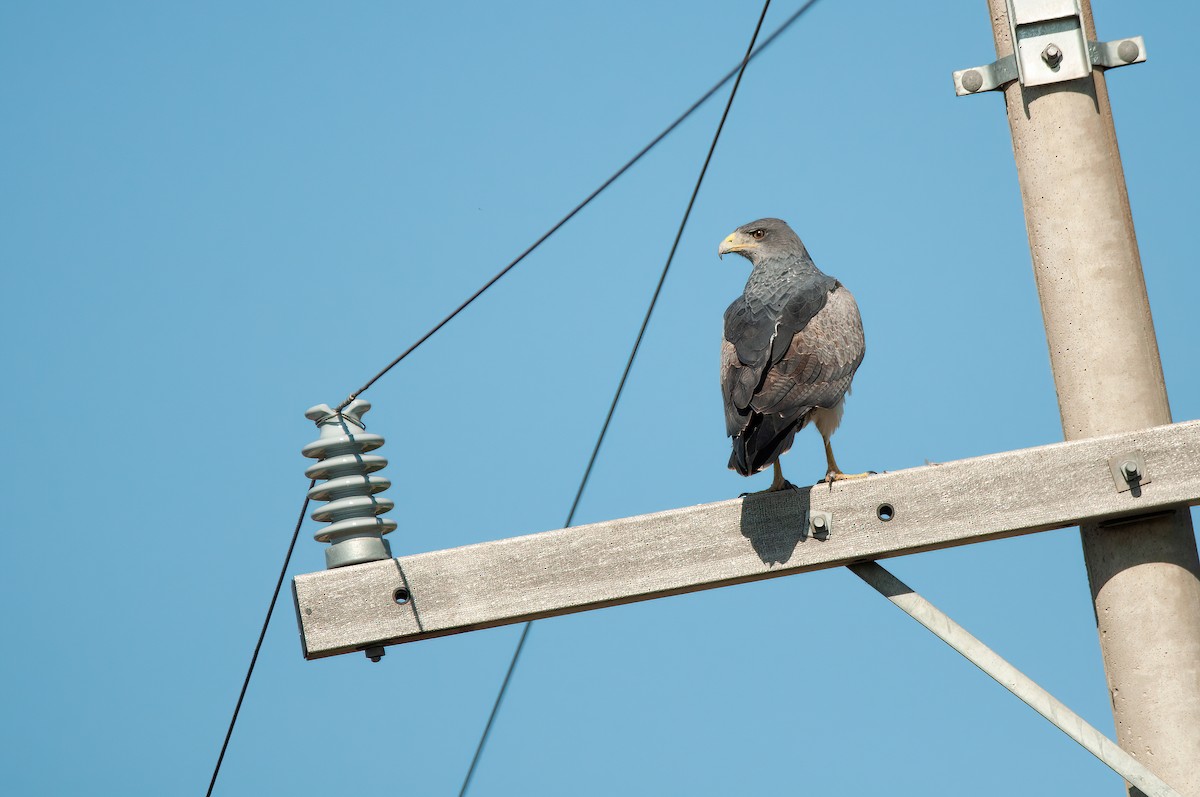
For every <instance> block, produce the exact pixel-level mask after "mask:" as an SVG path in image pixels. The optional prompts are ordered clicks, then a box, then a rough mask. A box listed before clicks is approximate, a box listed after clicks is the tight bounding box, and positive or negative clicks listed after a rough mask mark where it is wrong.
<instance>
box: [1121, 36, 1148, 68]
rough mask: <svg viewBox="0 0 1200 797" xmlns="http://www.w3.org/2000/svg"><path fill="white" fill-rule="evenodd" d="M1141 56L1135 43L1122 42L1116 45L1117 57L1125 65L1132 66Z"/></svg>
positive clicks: (1139, 49)
mask: <svg viewBox="0 0 1200 797" xmlns="http://www.w3.org/2000/svg"><path fill="white" fill-rule="evenodd" d="M1141 54H1142V51H1141V48H1139V47H1138V46H1137V42H1131V41H1123V42H1121V43H1120V44H1119V45H1117V57H1118V58H1120V59H1121V60H1122V61H1124V62H1125V63H1127V64H1132V63H1133V62H1134V61H1136V60H1137V57H1138V56H1139V55H1141Z"/></svg>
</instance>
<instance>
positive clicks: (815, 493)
mask: <svg viewBox="0 0 1200 797" xmlns="http://www.w3.org/2000/svg"><path fill="white" fill-rule="evenodd" d="M1139 458H1140V459H1139ZM1126 459H1132V460H1139V461H1140V463H1141V465H1142V467H1141V474H1142V475H1141V476H1140V478H1137V479H1135V480H1134V483H1133V485H1132V489H1130V486H1131V485H1130V484H1128V483H1126V482H1125V480H1124V479H1123V478H1121V477H1120V474H1119V467H1117V466H1118V465H1119V463H1120V462H1122V461H1125V460H1126ZM1114 463H1115V464H1114ZM1197 503H1200V421H1190V422H1187V423H1179V424H1173V425H1169V426H1160V427H1156V428H1153V429H1144V430H1139V431H1136V432H1129V433H1125V434H1119V435H1112V436H1109V437H1101V438H1094V439H1090V440H1080V441H1075V442H1069V443H1058V444H1055V445H1049V446H1042V447H1038V448H1028V449H1023V450H1020V451H1010V452H1007V453H1003V454H992V455H989V456H984V457H977V458H974V459H964V460H959V461H957V462H947V463H944V464H941V465H927V466H924V467H919V468H913V469H911V470H903V471H896V472H893V473H881V474H879V475H877V476H872V477H870V478H867V479H860V480H855V481H844V482H837V483H834V484H833V485H832V486H827V485H824V484H822V485H818V486H816V487H812V488H805V489H802V490H798V491H787V492H782V493H774V494H767V495H752V496H748V497H746V498H744V499H743V498H739V499H735V500H732V501H721V502H718V503H715V504H702V505H700V506H693V507H688V508H685V509H673V510H670V511H667V512H659V513H656V514H652V515H643V516H641V517H630V518H620V519H618V520H611V521H607V522H604V523H595V524H592V525H588V526H577V527H575V528H570V529H561V530H557V531H547V532H543V533H541V534H531V535H529V536H524V537H513V538H509V539H502V540H496V541H494V542H485V543H480V544H477V545H468V546H464V547H461V548H452V549H448V550H441V551H432V552H429V553H422V554H415V555H412V556H404V557H400V558H398V559H388V560H384V561H380V562H371V563H368V564H361V565H353V566H350V567H343V568H338V569H335V570H324V571H321V572H318V573H310V574H307V575H301V576H297V577H296V578H295V579H294V581H293V593H294V596H295V599H296V610H297V614H298V617H299V621H300V629H301V636H302V640H303V645H304V656H305V658H309V659H316V658H321V657H324V656H332V655H335V654H339V653H349V652H352V651H358V650H364V649H366V648H368V647H373V646H377V645H390V644H395V643H400V642H412V641H415V640H419V639H428V638H431V637H437V636H444V635H446V634H456V633H460V632H463V631H472V630H476V629H480V628H491V627H493V626H498V625H505V624H508V623H516V622H522V621H524V620H532V619H538V618H542V617H553V616H556V615H561V614H568V613H571V612H579V611H586V610H588V609H599V608H602V607H605V606H615V605H618V604H622V603H631V602H633V601H640V600H648V599H651V598H661V597H665V596H668V595H677V594H680V593H684V592H692V591H695V590H701V589H711V588H713V587H723V586H728V585H731V584H740V583H743V582H747V581H755V580H758V579H763V578H772V577H774V576H782V575H789V574H792V573H803V572H806V571H809V570H818V569H823V568H828V567H837V566H840V565H846V564H850V563H853V562H862V561H868V560H874V559H883V558H887V557H892V556H900V555H903V554H910V553H917V552H920V551H930V550H935V549H938V548H948V547H952V546H956V545H966V544H968V543H974V542H983V541H985V540H994V539H999V538H1002V537H1012V536H1016V535H1019V534H1029V533H1032V532H1038V531H1046V530H1049V529H1055V528H1062V527H1065V526H1073V525H1076V524H1078V523H1080V522H1084V521H1089V522H1090V521H1097V522H1109V521H1111V522H1119V521H1120V520H1121V519H1124V518H1129V517H1140V516H1145V515H1149V514H1154V513H1156V512H1161V511H1164V510H1167V509H1169V508H1171V507H1177V506H1180V505H1192V504H1197ZM887 508H890V510H891V511H890V519H889V520H883V519H881V518H882V517H884V516H887V515H888V514H889V513H888V512H887V511H885V510H886V509H887ZM816 513H828V514H829V516H830V521H829V524H828V534H825V533H821V532H817V533H814V529H813V528H812V527H811V525H810V521H811V518H812V517H815V516H816ZM398 591H399V592H398ZM397 594H399V595H400V597H401V600H400V601H399V602H398V601H397V599H396V596H397Z"/></svg>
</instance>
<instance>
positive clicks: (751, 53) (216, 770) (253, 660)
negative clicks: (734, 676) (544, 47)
mask: <svg viewBox="0 0 1200 797" xmlns="http://www.w3.org/2000/svg"><path fill="white" fill-rule="evenodd" d="M816 3H817V0H808V2H806V3H804V4H803V5H802V6H800V8H799V9H797V10H796V11H795V12H794V13H792V15H791V16H789V17H788V18H787V19H786V20H784V22H783V23H782V24H781V25H780V26H779V27H778V28H776V29H775V30H774V31H773V32H772V33H771V34H770V35H768V36H767V38H765V39H764V40H763V43H762V44H761V45H759V46H758V48H757V49H755V47H754V42H755V40H756V39H757V36H758V33H759V31H760V30H761V28H762V22H763V19H764V18H765V16H766V12H767V8H769V7H770V0H767V2H766V4H765V5H764V6H763V11H762V15H761V16H760V17H759V21H758V25H757V26H756V27H755V30H754V37H752V38H751V42H750V48H749V49H748V50H747V54H746V56H745V57H744V58H743V59H742V61H741V62H740V63H739V64H738V65H737V66H735V67H733V68H732V69H730V70H729V71H728V72H726V73H725V75H724V76H723V77H722V78H721V79H720V80H719V81H717V82H716V83H715V84H713V86H712V87H711V88H709V89H708V90H707V91H706V92H704V94H702V95H700V97H699V98H698V99H697V100H696V101H695V102H693V103H692V104H691V105H690V106H689V107H688V108H687V110H685V111H684V112H683V113H682V114H680V115H679V117H677V118H676V119H675V121H673V122H671V124H669V125H667V127H666V128H664V129H663V130H662V132H660V133H659V134H658V135H656V136H655V137H654V138H653V139H651V140H650V142H649V143H648V144H646V146H644V147H642V149H640V150H639V151H638V152H637V154H635V155H634V156H633V157H632V158H630V159H629V160H628V161H627V162H626V163H625V164H624V165H623V166H621V168H619V169H618V170H617V171H616V172H614V173H613V174H612V175H611V176H610V177H609V178H608V179H606V180H605V181H604V182H603V183H601V184H600V186H599V187H598V188H596V189H595V190H594V191H592V192H591V193H590V194H588V196H587V197H586V198H584V200H583V201H582V202H580V203H579V204H578V205H576V206H575V207H574V208H572V209H571V211H570V212H569V213H567V214H566V215H565V216H563V217H562V218H561V219H559V220H558V221H557V222H556V223H555V224H554V225H553V226H552V227H550V229H549V230H547V231H546V232H545V233H543V234H542V235H541V236H540V237H539V238H538V239H537V240H535V241H534V242H533V243H532V244H530V245H529V247H528V248H526V249H525V250H524V251H523V252H521V254H519V255H518V256H517V257H516V258H514V259H513V260H512V261H511V262H509V263H508V264H507V265H506V266H505V267H504V268H502V269H501V270H500V271H498V272H497V273H496V274H495V275H494V276H493V277H492V278H491V279H489V280H488V281H487V282H485V283H484V284H483V285H482V286H481V287H480V288H479V289H478V290H477V291H475V293H473V294H471V295H470V296H469V297H467V299H466V300H465V301H464V302H463V303H462V304H460V305H459V306H458V307H456V308H455V309H454V310H453V311H451V312H450V313H449V314H448V315H447V316H446V317H445V318H443V319H442V320H441V321H439V322H438V323H437V324H435V325H434V326H433V327H431V328H430V329H429V331H428V332H426V333H425V334H424V335H422V336H421V337H419V338H418V339H417V340H416V341H415V342H414V343H413V344H412V345H411V346H409V347H408V348H407V349H405V350H404V351H403V352H401V353H400V355H399V356H397V357H396V358H395V359H394V360H392V361H391V362H390V363H388V364H387V365H386V366H385V367H384V368H383V369H381V370H380V371H379V372H378V373H376V374H375V375H374V376H373V377H371V378H370V379H369V380H367V382H366V383H364V384H363V385H362V387H360V388H359V389H358V390H356V391H354V392H353V393H351V394H350V395H349V396H348V397H347V398H346V400H345V401H343V402H342V403H341V404H339V405H338V407H337V409H338V410H339V411H340V410H342V409H345V408H346V407H347V406H348V405H349V404H350V402H352V401H354V399H356V398H358V396H359V395H361V394H362V393H363V392H364V391H366V390H367V389H368V388H370V387H371V386H372V385H374V384H375V383H376V382H377V381H379V379H381V378H382V377H383V376H384V375H385V374H387V373H388V372H389V371H391V370H392V369H393V368H395V367H396V366H397V365H399V364H400V363H401V362H402V361H403V360H404V359H405V358H406V357H408V355H410V354H412V353H413V352H414V351H416V350H417V348H418V347H420V346H421V345H422V344H423V343H425V341H427V340H429V339H430V338H431V337H433V336H434V335H435V334H437V332H438V331H439V330H441V328H442V327H444V326H445V325H446V324H448V323H449V322H450V321H451V320H453V319H454V318H455V316H457V315H458V314H459V313H461V312H462V311H463V310H465V309H466V308H467V307H468V306H469V305H470V304H471V303H472V302H474V301H475V300H476V299H478V298H479V297H480V296H482V295H483V294H484V292H486V291H487V290H488V289H489V288H491V287H492V286H493V285H495V284H496V283H497V282H498V281H499V280H500V279H501V278H503V277H504V276H505V275H506V274H507V273H508V272H510V271H511V270H512V269H513V268H515V267H516V266H517V265H518V264H519V263H520V262H521V261H522V260H524V259H525V258H526V257H528V256H529V255H530V254H531V253H532V252H533V251H534V250H535V249H537V248H538V247H539V246H541V245H542V244H543V243H544V242H545V241H546V240H547V239H549V238H550V236H552V235H554V233H556V232H558V230H559V229H560V228H561V227H562V226H563V225H565V224H566V223H567V222H568V221H570V220H571V219H572V218H574V217H575V216H576V215H577V214H578V213H579V211H581V210H583V209H584V208H585V207H587V205H588V204H590V203H591V201H592V200H593V199H595V198H596V197H598V196H599V195H600V194H601V193H602V192H604V191H605V190H606V189H607V188H608V187H609V186H611V185H612V184H613V183H614V182H616V181H617V180H618V179H619V178H620V177H621V176H622V175H623V174H625V172H627V171H629V169H630V168H632V167H633V165H634V164H636V163H637V162H638V161H640V160H641V159H642V158H643V157H644V156H645V155H646V154H647V153H648V152H650V150H652V149H653V148H654V147H656V146H657V145H658V144H659V143H661V142H662V141H663V139H665V138H666V137H667V136H669V135H670V134H671V133H672V132H674V131H675V129H676V128H678V127H679V125H681V124H682V123H683V122H684V121H685V120H686V119H687V118H688V117H689V116H691V115H692V114H693V113H695V112H696V111H697V110H698V109H699V108H700V107H701V106H702V105H704V104H705V103H706V102H707V101H708V100H709V99H711V98H712V96H713V95H714V94H716V93H717V92H718V91H720V89H721V88H722V87H723V86H724V85H725V84H726V83H728V82H729V81H730V80H732V79H733V78H735V77H736V78H737V83H735V84H734V88H733V91H732V92H731V93H730V97H729V103H727V104H726V107H725V112H724V114H723V115H722V116H721V123H720V126H718V128H717V135H716V136H714V138H713V143H712V146H711V147H710V148H709V152H708V156H707V157H706V158H705V161H704V167H703V169H702V170H701V173H700V178H699V179H698V180H697V182H696V188H695V190H694V191H693V193H692V197H691V199H690V200H689V202H688V207H687V211H686V212H685V213H684V218H683V222H682V223H681V224H680V228H679V232H678V234H677V235H676V237H675V242H674V244H673V245H672V247H671V252H670V255H669V256H668V258H667V264H666V266H665V267H664V268H663V273H662V276H661V277H660V278H659V282H658V285H657V287H656V288H655V291H654V296H653V298H652V300H651V303H650V307H649V309H648V310H647V311H646V317H645V318H644V319H643V321H642V327H641V329H640V331H639V332H638V336H637V340H636V342H635V343H634V348H633V351H632V353H631V354H630V359H629V362H628V363H627V364H626V366H625V371H624V373H623V374H622V376H621V380H620V383H619V385H618V387H617V392H616V394H615V395H614V397H613V402H612V405H611V406H610V407H609V411H608V415H607V417H606V418H605V421H604V425H603V427H602V428H601V431H600V435H599V438H598V439H597V441H596V445H595V447H594V448H593V450H592V456H591V459H590V460H589V461H588V465H587V468H586V470H585V472H584V476H583V478H582V480H581V481H580V485H579V489H578V491H577V492H576V494H575V499H574V501H573V503H572V505H571V510H570V512H569V513H568V515H567V521H566V523H565V524H564V527H566V526H570V525H571V523H572V522H573V520H574V516H575V510H576V509H577V508H578V506H579V501H580V499H581V498H582V496H583V491H584V488H585V487H586V485H587V480H588V478H589V476H590V474H591V471H592V467H593V465H594V464H595V461H596V456H597V454H598V453H599V451H600V446H601V444H602V443H603V440H604V436H605V434H606V433H607V430H608V426H609V423H610V422H611V420H612V416H613V413H614V412H615V410H616V405H617V402H618V401H619V399H620V397H621V393H622V391H623V390H624V387H625V382H626V379H627V378H628V376H629V371H630V369H631V368H632V366H633V359H634V357H636V355H637V351H638V348H639V347H640V346H641V342H642V338H643V336H644V335H645V332H646V327H647V325H648V324H649V322H650V315H651V314H652V313H653V311H654V306H655V304H656V303H657V301H658V297H659V294H660V293H661V291H662V286H663V283H664V281H665V280H666V275H667V271H668V270H669V269H670V266H671V261H672V259H673V258H674V256H675V251H676V249H677V248H678V246H679V241H680V238H681V236H682V235H683V229H684V226H685V225H686V224H687V218H688V215H690V213H691V209H692V206H693V204H694V203H695V200H696V194H697V193H698V192H699V189H700V184H701V182H702V181H703V179H704V172H705V171H706V170H707V168H708V163H709V161H710V160H711V159H712V153H713V149H714V148H715V147H716V142H717V139H718V138H719V137H720V131H721V128H722V127H723V126H724V124H725V119H726V117H727V116H728V115H729V107H730V105H731V104H732V102H733V97H734V95H736V93H737V85H738V83H740V82H741V76H742V73H743V72H744V71H745V69H746V66H747V65H748V64H749V63H750V62H751V61H752V60H754V59H755V58H756V57H758V56H759V55H760V54H761V53H762V52H763V51H764V50H766V49H767V47H769V46H770V45H771V44H772V43H774V42H775V40H776V39H777V38H779V36H780V35H782V34H783V33H784V32H785V31H786V30H787V29H788V28H790V27H791V26H792V24H793V23H795V22H796V20H798V19H799V18H800V17H801V16H803V15H804V13H805V12H806V11H808V10H809V9H810V8H812V7H813V6H814V5H816ZM315 483H316V482H315V480H313V481H311V482H309V489H310V490H311V489H312V487H313V486H314V484H315ZM308 505H309V499H308V498H307V497H306V498H305V499H304V503H303V505H302V506H301V509H300V516H299V518H298V519H297V521H296V527H295V529H294V531H293V533H292V538H291V542H290V543H289V544H288V549H287V553H286V555H285V556H284V560H283V567H282V568H281V569H280V572H279V578H278V579H277V581H276V583H275V590H274V592H273V593H272V595H271V602H270V604H269V606H268V607H267V614H266V617H265V618H264V619H263V624H262V629H261V630H260V631H259V635H258V641H257V642H256V643H255V646H254V652H253V654H252V655H251V657H250V665H249V667H248V668H247V670H246V676H245V678H244V679H243V681H242V688H241V691H240V692H239V693H238V698H237V702H236V704H235V705H234V709H233V714H232V716H231V717H230V720H229V726H228V729H227V730H226V732H225V738H224V741H223V742H222V744H221V751H220V753H219V755H218V756H217V762H216V765H215V766H214V767H213V773H212V778H211V780H210V781H209V784H208V790H207V791H206V792H205V795H206V797H211V796H212V793H213V788H214V787H215V785H216V782H217V776H218V775H219V774H220V771H221V764H222V763H223V762H224V760H225V753H226V751H227V750H228V748H229V741H230V739H231V738H232V736H233V729H234V726H235V725H236V724H237V719H238V714H239V713H240V712H241V708H242V703H243V701H244V700H245V697H246V692H247V690H248V688H249V686H250V679H251V677H252V676H253V674H254V668H255V665H256V664H257V663H258V655H259V652H260V651H261V650H262V644H263V640H264V639H265V638H266V633H267V628H268V627H269V625H270V623H271V617H272V616H273V615H274V612H275V605H276V603H277V602H278V600H279V592H280V590H281V589H282V586H283V580H284V578H286V576H287V570H288V567H289V566H290V564H291V559H292V554H293V552H294V551H295V548H296V542H297V540H298V539H299V536H300V528H301V526H302V525H303V523H304V516H305V513H306V512H307V511H308ZM528 635H529V624H526V626H525V628H524V629H523V631H522V633H521V639H520V641H519V643H518V646H517V650H516V652H515V653H514V655H513V659H512V661H511V662H510V664H509V670H508V672H507V673H506V675H505V678H504V683H503V685H502V687H501V691H500V694H499V695H497V698H496V702H495V704H494V705H493V707H492V713H491V715H490V716H489V718H488V723H487V726H486V727H485V729H484V733H483V736H482V737H481V739H480V742H479V745H478V747H477V748H476V751H475V757H474V758H473V759H472V762H471V768H470V770H469V771H468V773H467V777H466V779H465V780H464V782H463V788H462V792H460V795H462V794H465V793H466V789H467V786H468V784H469V783H470V779H471V775H472V773H473V772H474V770H475V766H476V764H477V763H478V760H479V756H480V754H481V753H482V751H483V747H484V745H485V744H486V741H487V736H488V734H489V733H490V730H491V726H492V723H493V721H494V720H495V716H496V712H497V711H498V709H499V707H500V702H501V701H502V700H503V697H504V690H505V689H507V687H508V683H509V681H510V680H511V678H512V673H513V670H514V669H515V667H516V665H517V661H518V660H519V658H520V654H521V649H522V648H523V647H524V645H525V640H526V639H527V638H528Z"/></svg>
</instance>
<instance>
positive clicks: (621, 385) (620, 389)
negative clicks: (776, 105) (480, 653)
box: [458, 0, 816, 797]
mask: <svg viewBox="0 0 1200 797" xmlns="http://www.w3.org/2000/svg"><path fill="white" fill-rule="evenodd" d="M815 2H816V0H810V2H808V3H807V4H805V5H804V6H802V7H801V8H800V11H798V12H797V13H796V14H794V15H793V16H792V17H791V18H789V20H788V23H785V24H790V23H791V21H792V20H795V19H798V18H799V16H800V14H802V13H804V11H805V10H806V9H808V8H809V7H811V6H812V5H813V4H814V3H815ZM770 7H771V0H766V2H765V3H764V4H763V9H762V13H761V14H760V15H759V17H758V24H757V25H755V26H754V35H753V36H751V37H750V46H749V47H747V48H746V55H745V57H744V58H743V59H742V63H741V65H740V66H739V67H738V69H737V80H735V81H734V83H733V89H732V90H731V91H730V92H729V100H728V101H726V103H725V111H724V113H722V114H721V121H720V122H719V123H718V124H717V131H716V133H714V134H713V140H712V144H710V145H709V147H708V154H707V155H706V156H705V157H704V165H703V166H701V167H700V176H699V177H697V178H696V186H695V187H694V188H693V189H692V195H691V197H690V198H689V199H688V203H687V209H685V210H684V212H683V218H682V219H681V220H680V222H679V230H678V231H677V232H676V233H675V240H674V242H673V243H672V244H671V251H670V253H669V254H668V255H667V262H666V264H665V265H664V266H663V270H662V274H661V275H660V276H659V278H658V285H656V286H655V287H654V295H653V296H652V297H651V298H650V306H649V307H647V308H646V315H645V317H644V318H643V319H642V326H641V328H640V329H639V330H638V334H637V339H636V340H634V343H633V350H632V351H630V352H629V359H628V360H627V361H626V363H625V370H624V372H623V373H622V374H621V380H620V382H618V383H617V390H616V393H615V394H614V395H613V400H612V403H611V404H610V405H609V407H608V414H607V415H606V416H605V418H604V424H603V426H601V427H600V434H599V436H597V438H596V445H595V446H594V447H593V448H592V456H591V457H590V458H589V459H588V464H587V467H586V468H585V469H584V471H583V478H582V479H580V481H579V489H577V490H576V491H575V500H574V501H572V502H571V511H570V512H568V513H567V521H566V522H565V523H564V524H563V528H567V527H569V526H570V525H571V523H572V522H573V521H574V519H575V510H576V509H578V508H579V501H580V499H582V498H583V491H584V489H585V488H586V487H587V483H588V479H589V478H590V477H591V475H592V467H593V466H594V465H595V464H596V457H597V456H598V455H599V454H600V447H601V446H602V445H603V444H604V438H605V436H606V435H607V434H608V427H609V424H611V423H612V419H613V414H614V413H615V412H616V411H617V403H618V402H620V400H621V395H622V393H624V391H625V383H626V381H627V380H628V379H629V372H630V371H631V370H632V369H633V363H634V360H636V359H637V353H638V350H639V349H640V348H641V346H642V339H643V338H644V337H645V335H646V328H647V327H648V326H649V325H650V317H651V316H652V315H653V314H654V308H655V306H656V305H657V304H658V297H659V296H660V295H661V294H662V289H663V284H664V283H665V282H666V281H667V273H668V272H669V271H670V270H671V263H672V262H673V261H674V260H675V252H676V251H677V250H678V249H679V241H680V239H682V238H683V231H684V229H685V228H686V227H687V223H688V218H689V217H690V216H691V215H692V208H693V207H694V206H695V204H696V197H697V196H698V195H699V194H700V186H701V185H702V184H703V183H704V175H705V174H706V173H707V172H708V165H709V164H710V163H711V162H712V156H713V153H714V152H715V151H716V149H717V142H718V141H719V140H720V139H721V131H722V130H724V129H725V120H726V119H728V118H729V109H730V108H732V107H733V98H734V97H736V96H737V90H738V86H740V85H741V83H742V75H743V74H745V72H746V67H747V66H748V65H749V63H750V58H751V56H752V54H753V53H754V42H755V41H756V40H757V39H758V33H759V31H761V30H762V24H763V20H764V19H766V17H767V10H768V9H769V8H770ZM781 30H782V28H781ZM764 46H765V45H764ZM759 51H760V52H761V48H760V50H759ZM532 626H533V621H529V622H527V623H525V627H524V628H523V629H522V631H521V638H520V639H519V640H517V647H516V649H515V650H514V651H513V655H512V660H511V661H510V662H509V663H508V671H507V672H505V674H504V680H503V681H502V682H501V683H500V691H499V692H498V693H497V695H496V701H495V703H493V704H492V712H491V714H489V715H488V720H487V724H486V725H484V728H483V734H482V735H481V736H480V737H479V744H477V745H476V746H475V755H473V756H472V757H471V765H470V767H468V768H467V775H466V777H465V778H463V785H462V788H461V789H460V790H459V792H458V797H465V795H466V793H467V789H468V788H469V787H470V785H471V777H472V776H473V775H474V774H475V767H476V766H477V765H478V763H479V758H480V756H481V755H482V754H483V748H484V746H485V745H486V744H487V740H488V736H489V735H490V734H491V731H492V725H493V723H494V722H495V720H496V715H497V714H498V713H499V711H500V704H501V703H502V702H503V701H504V694H505V692H507V691H508V685H509V683H510V682H511V681H512V675H513V672H514V671H515V670H516V668H517V662H518V661H519V660H520V658H521V652H522V651H523V650H524V649H525V640H527V639H528V638H529V629H530V628H531V627H532Z"/></svg>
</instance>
